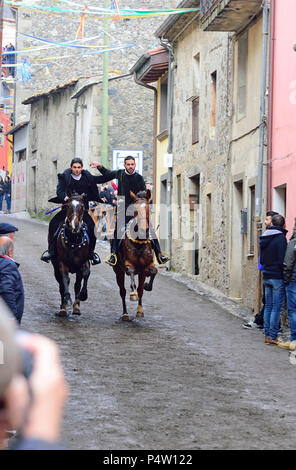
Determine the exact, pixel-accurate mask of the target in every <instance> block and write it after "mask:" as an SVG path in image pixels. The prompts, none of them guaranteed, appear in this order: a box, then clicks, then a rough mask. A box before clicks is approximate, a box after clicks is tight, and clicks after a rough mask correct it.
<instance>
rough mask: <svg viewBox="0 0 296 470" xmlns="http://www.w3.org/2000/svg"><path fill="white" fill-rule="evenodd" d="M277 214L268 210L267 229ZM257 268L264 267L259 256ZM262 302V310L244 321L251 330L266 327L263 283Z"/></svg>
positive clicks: (260, 269)
mask: <svg viewBox="0 0 296 470" xmlns="http://www.w3.org/2000/svg"><path fill="white" fill-rule="evenodd" d="M276 214H278V212H274V211H267V212H266V217H265V220H264V225H265V229H267V227H270V226H271V225H272V217H273V216H274V215H276ZM257 269H258V270H259V271H262V269H263V268H262V264H261V263H260V258H259V262H258V268H257ZM260 283H261V276H260ZM262 304H263V305H262V308H261V310H260V312H259V313H257V314H256V315H255V318H254V319H251V320H250V321H249V322H248V323H244V324H243V327H244V328H246V329H249V330H251V329H252V328H255V329H260V330H262V329H263V327H264V307H265V290H264V285H263V295H262Z"/></svg>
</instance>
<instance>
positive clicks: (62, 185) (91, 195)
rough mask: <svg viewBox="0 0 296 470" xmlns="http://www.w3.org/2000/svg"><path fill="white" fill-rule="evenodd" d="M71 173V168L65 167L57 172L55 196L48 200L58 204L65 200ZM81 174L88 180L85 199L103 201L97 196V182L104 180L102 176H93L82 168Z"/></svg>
mask: <svg viewBox="0 0 296 470" xmlns="http://www.w3.org/2000/svg"><path fill="white" fill-rule="evenodd" d="M71 173H72V172H71V168H67V170H65V171H64V173H59V174H58V185H57V197H54V198H51V199H49V202H55V203H56V204H60V203H63V202H64V201H65V197H66V196H67V193H68V192H69V188H70V183H71ZM82 174H84V175H85V176H86V177H87V180H88V190H87V200H88V201H97V202H103V201H102V200H101V198H100V196H99V190H98V187H97V184H101V183H104V182H105V181H103V176H94V175H92V174H91V173H90V172H89V171H88V170H82Z"/></svg>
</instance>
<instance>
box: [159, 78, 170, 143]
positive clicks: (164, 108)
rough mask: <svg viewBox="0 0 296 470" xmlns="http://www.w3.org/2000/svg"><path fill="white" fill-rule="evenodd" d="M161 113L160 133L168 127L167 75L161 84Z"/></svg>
mask: <svg viewBox="0 0 296 470" xmlns="http://www.w3.org/2000/svg"><path fill="white" fill-rule="evenodd" d="M159 105H160V113H159V133H160V134H161V133H162V132H164V131H166V130H167V128H168V82H167V77H165V78H164V79H163V80H162V81H161V84H160V104H159Z"/></svg>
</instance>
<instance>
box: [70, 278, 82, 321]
mask: <svg viewBox="0 0 296 470" xmlns="http://www.w3.org/2000/svg"><path fill="white" fill-rule="evenodd" d="M81 281H82V272H81V271H78V272H77V273H76V281H75V284H74V291H75V301H74V304H73V310H72V313H73V315H80V299H79V294H80V289H81Z"/></svg>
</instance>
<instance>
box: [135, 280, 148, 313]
mask: <svg viewBox="0 0 296 470" xmlns="http://www.w3.org/2000/svg"><path fill="white" fill-rule="evenodd" d="M138 278H139V285H138V308H137V314H136V317H137V318H143V317H144V312H143V307H142V297H143V291H144V282H145V278H146V274H145V272H141V273H139V275H138Z"/></svg>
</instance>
